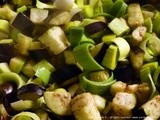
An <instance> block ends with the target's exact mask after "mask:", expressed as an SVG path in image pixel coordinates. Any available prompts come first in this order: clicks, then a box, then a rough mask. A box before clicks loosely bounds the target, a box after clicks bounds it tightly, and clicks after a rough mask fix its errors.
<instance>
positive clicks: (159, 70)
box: [153, 66, 160, 87]
mask: <svg viewBox="0 0 160 120" xmlns="http://www.w3.org/2000/svg"><path fill="white" fill-rule="evenodd" d="M159 75H160V66H158V67H157V68H156V70H155V72H154V74H153V81H154V83H155V85H156V86H158V87H160V81H159Z"/></svg>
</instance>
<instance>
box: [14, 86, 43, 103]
mask: <svg viewBox="0 0 160 120" xmlns="http://www.w3.org/2000/svg"><path fill="white" fill-rule="evenodd" d="M44 91H45V88H44V87H42V86H39V85H36V84H33V83H30V84H27V85H24V86H22V87H21V88H19V89H18V91H17V97H18V98H19V99H21V100H32V101H36V100H37V99H38V98H40V97H41V96H43V92H44Z"/></svg>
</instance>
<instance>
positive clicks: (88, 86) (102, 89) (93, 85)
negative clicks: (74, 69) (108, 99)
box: [79, 73, 116, 95]
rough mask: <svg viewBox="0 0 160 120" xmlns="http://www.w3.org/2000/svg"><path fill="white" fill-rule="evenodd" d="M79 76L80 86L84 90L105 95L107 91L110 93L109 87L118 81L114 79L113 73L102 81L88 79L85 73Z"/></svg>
mask: <svg viewBox="0 0 160 120" xmlns="http://www.w3.org/2000/svg"><path fill="white" fill-rule="evenodd" d="M79 78H80V86H81V88H82V89H83V90H84V91H86V92H91V93H92V94H99V95H105V94H107V92H108V93H109V87H110V86H111V85H112V84H113V83H114V82H115V81H116V80H114V79H113V78H114V77H113V73H112V74H111V76H110V77H109V78H108V79H106V80H104V81H102V82H96V81H91V80H89V79H87V77H86V74H85V73H83V74H81V75H80V76H79Z"/></svg>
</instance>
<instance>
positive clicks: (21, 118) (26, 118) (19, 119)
mask: <svg viewBox="0 0 160 120" xmlns="http://www.w3.org/2000/svg"><path fill="white" fill-rule="evenodd" d="M15 120H32V118H31V117H29V116H27V115H21V116H18V117H16V119H15Z"/></svg>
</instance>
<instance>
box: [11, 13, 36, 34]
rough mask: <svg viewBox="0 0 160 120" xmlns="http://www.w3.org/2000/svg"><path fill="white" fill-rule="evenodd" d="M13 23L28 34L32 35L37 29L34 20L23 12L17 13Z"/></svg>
mask: <svg viewBox="0 0 160 120" xmlns="http://www.w3.org/2000/svg"><path fill="white" fill-rule="evenodd" d="M11 25H12V26H13V27H14V28H16V29H18V30H19V31H20V32H22V33H23V34H24V35H27V36H32V33H33V31H34V29H35V25H34V24H33V22H32V21H31V20H30V19H29V18H28V17H27V16H26V15H25V14H23V13H21V12H19V13H18V14H17V16H16V17H15V19H14V20H13V22H12V24H11Z"/></svg>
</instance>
